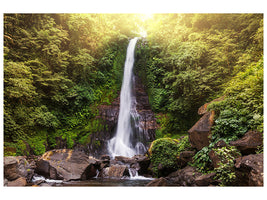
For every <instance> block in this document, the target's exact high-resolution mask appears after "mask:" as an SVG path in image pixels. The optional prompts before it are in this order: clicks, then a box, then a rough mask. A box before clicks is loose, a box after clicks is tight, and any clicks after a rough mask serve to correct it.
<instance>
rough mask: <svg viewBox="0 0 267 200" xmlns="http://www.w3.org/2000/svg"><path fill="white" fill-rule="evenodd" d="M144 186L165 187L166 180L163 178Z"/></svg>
mask: <svg viewBox="0 0 267 200" xmlns="http://www.w3.org/2000/svg"><path fill="white" fill-rule="evenodd" d="M146 186H167V180H166V179H165V178H163V177H160V178H158V179H155V180H152V181H151V182H149V183H148V184H147V185H146Z"/></svg>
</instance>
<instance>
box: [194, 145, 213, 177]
mask: <svg viewBox="0 0 267 200" xmlns="http://www.w3.org/2000/svg"><path fill="white" fill-rule="evenodd" d="M209 152H210V149H209V147H203V148H202V149H201V150H200V151H198V152H197V153H196V155H194V157H193V163H192V166H194V167H196V168H197V169H198V170H199V171H200V172H201V173H207V172H208V171H210V170H211V166H210V165H211V160H210V157H209V155H208V154H209Z"/></svg>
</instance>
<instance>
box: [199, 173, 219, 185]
mask: <svg viewBox="0 0 267 200" xmlns="http://www.w3.org/2000/svg"><path fill="white" fill-rule="evenodd" d="M215 175H216V173H215V172H213V173H210V174H204V175H202V176H199V177H197V178H196V179H195V182H196V185H197V186H213V185H218V184H219V181H218V180H215Z"/></svg>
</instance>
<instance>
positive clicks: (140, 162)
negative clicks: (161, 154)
mask: <svg viewBox="0 0 267 200" xmlns="http://www.w3.org/2000/svg"><path fill="white" fill-rule="evenodd" d="M133 158H134V159H135V161H136V163H137V167H135V168H136V169H138V174H139V175H148V174H151V173H152V172H151V171H150V170H149V165H150V163H151V162H150V159H149V158H148V157H147V156H144V155H138V156H134V157H133Z"/></svg>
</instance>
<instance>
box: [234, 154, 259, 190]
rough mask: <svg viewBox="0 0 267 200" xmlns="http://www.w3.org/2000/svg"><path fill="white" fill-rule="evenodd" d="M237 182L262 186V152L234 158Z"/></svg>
mask: <svg viewBox="0 0 267 200" xmlns="http://www.w3.org/2000/svg"><path fill="white" fill-rule="evenodd" d="M235 168H236V174H237V184H238V185H243V186H244V185H248V186H263V154H251V155H247V156H244V157H241V158H237V159H236V163H235Z"/></svg>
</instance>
